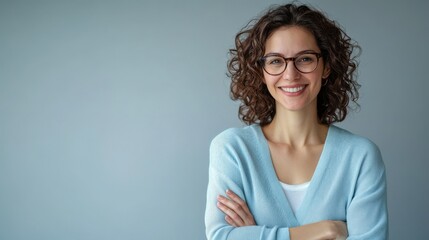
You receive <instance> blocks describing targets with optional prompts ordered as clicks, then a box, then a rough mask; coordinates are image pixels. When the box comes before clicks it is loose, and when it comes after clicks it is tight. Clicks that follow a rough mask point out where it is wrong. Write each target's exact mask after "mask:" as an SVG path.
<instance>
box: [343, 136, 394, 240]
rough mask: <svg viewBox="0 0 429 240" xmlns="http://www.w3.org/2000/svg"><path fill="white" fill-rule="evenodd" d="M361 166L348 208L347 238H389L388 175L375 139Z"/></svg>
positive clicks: (351, 239) (374, 239) (354, 239)
mask: <svg viewBox="0 0 429 240" xmlns="http://www.w3.org/2000/svg"><path fill="white" fill-rule="evenodd" d="M358 169H359V172H358V175H357V181H356V186H355V191H354V196H353V198H352V200H351V201H350V203H349V206H348V209H347V228H348V231H349V237H348V238H347V239H349V240H356V239H371V240H386V239H388V216H387V197H386V174H385V167H384V164H383V161H382V158H381V154H380V151H379V149H378V148H377V146H376V145H375V144H373V143H372V142H370V143H369V146H368V145H367V150H366V151H365V154H364V155H363V161H362V162H361V163H360V166H358Z"/></svg>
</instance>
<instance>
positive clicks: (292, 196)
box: [280, 182, 310, 213]
mask: <svg viewBox="0 0 429 240" xmlns="http://www.w3.org/2000/svg"><path fill="white" fill-rule="evenodd" d="M280 184H281V185H282V188H283V192H284V193H285V195H286V198H287V200H288V201H289V204H290V206H291V208H292V210H293V212H294V213H296V210H297V209H298V208H299V206H301V203H302V201H303V200H304V197H305V194H306V193H307V189H308V186H309V185H310V182H306V183H301V184H295V185H290V184H286V183H283V182H280Z"/></svg>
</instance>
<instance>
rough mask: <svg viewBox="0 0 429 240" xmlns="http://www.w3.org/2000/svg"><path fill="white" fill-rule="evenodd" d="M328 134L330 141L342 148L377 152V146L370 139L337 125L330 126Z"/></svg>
mask: <svg viewBox="0 0 429 240" xmlns="http://www.w3.org/2000/svg"><path fill="white" fill-rule="evenodd" d="M330 134H331V135H332V139H331V140H332V142H333V144H334V145H335V146H338V147H341V148H342V149H343V150H346V149H347V150H353V151H362V152H368V151H369V152H374V151H375V152H379V151H380V150H379V148H378V146H377V145H376V144H375V143H374V142H373V141H371V140H370V139H368V138H366V137H364V136H360V135H357V134H355V133H352V132H350V131H348V130H345V129H343V128H340V127H337V126H331V129H330Z"/></svg>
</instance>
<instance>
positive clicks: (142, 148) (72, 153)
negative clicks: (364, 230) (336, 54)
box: [0, 0, 429, 240]
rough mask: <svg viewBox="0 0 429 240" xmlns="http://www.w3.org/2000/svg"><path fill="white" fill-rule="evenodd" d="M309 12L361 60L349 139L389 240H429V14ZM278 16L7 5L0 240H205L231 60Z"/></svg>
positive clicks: (217, 4) (0, 94) (204, 8)
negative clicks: (240, 38) (367, 145)
mask: <svg viewBox="0 0 429 240" xmlns="http://www.w3.org/2000/svg"><path fill="white" fill-rule="evenodd" d="M309 2H310V3H313V5H315V6H317V7H319V8H321V9H323V10H324V11H325V12H326V13H327V14H328V15H329V16H330V17H331V18H333V19H335V20H337V21H339V22H340V23H341V24H342V25H343V27H344V28H345V29H346V31H347V32H348V33H349V35H350V36H352V38H354V39H355V40H357V41H358V42H359V43H360V45H361V46H362V48H363V53H362V55H361V58H360V61H361V65H360V70H359V79H360V82H361V84H362V85H363V86H362V88H361V100H360V104H361V110H360V111H358V112H355V113H353V114H350V116H349V118H348V119H347V120H346V121H345V122H344V123H342V124H341V126H343V127H345V128H347V129H349V130H351V131H353V132H355V133H358V134H361V135H365V136H367V137H369V138H370V139H372V140H373V141H375V142H376V143H377V144H378V145H379V147H380V148H381V150H382V153H383V156H384V161H385V164H386V167H387V173H388V175H387V178H388V203H389V211H390V212H389V213H390V216H389V217H390V234H391V239H424V238H426V237H427V236H428V235H429V230H428V228H427V223H428V222H429V217H428V206H427V203H428V202H429V199H428V195H429V192H428V187H427V182H428V180H429V179H428V175H427V171H428V168H429V164H428V157H427V156H426V154H425V152H426V151H425V150H427V149H426V148H428V141H427V136H428V135H429V132H428V128H427V127H426V125H427V123H428V122H429V121H428V120H429V119H428V118H429V116H428V115H429V113H428V112H429V111H428V106H427V103H428V100H427V91H428V89H429V85H428V81H429V79H428V68H429V63H428V56H429V55H428V54H429V52H428V47H427V43H428V42H429V27H428V26H429V25H428V24H427V22H428V20H429V18H428V15H427V11H428V10H429V2H428V1H418V0H414V1H402V0H395V1H370V0H364V1H343V0H336V1H334V0H330V1H309ZM272 3H284V1H256V0H252V1H249V0H234V1H230V0H223V1H196V0H195V1H193V0H182V1H173V0H170V1H155V0H153V1H13V0H10V1H4V0H2V1H0V239H5V240H6V239H14V240H15V239H16V240H18V239H19V240H21V239H22V240H24V239H25V240H27V239H43V240H46V239H85V240H86V239H107V240H109V239H204V238H205V236H204V222H203V215H204V207H205V192H206V184H207V167H208V146H209V142H210V140H211V139H212V138H213V137H214V136H215V135H216V134H217V133H219V132H220V131H222V130H224V129H226V128H228V127H232V126H241V125H242V124H241V123H240V122H239V120H238V118H237V103H234V102H232V101H230V100H229V97H228V84H229V81H228V78H227V77H226V75H225V73H226V61H227V51H228V49H229V48H230V47H232V46H233V38H234V36H235V34H236V33H237V32H238V30H239V29H240V28H241V27H243V26H244V25H245V24H246V23H247V21H248V20H250V19H251V18H253V17H255V16H257V15H258V14H259V13H260V12H261V11H263V10H264V9H266V8H267V7H268V6H269V5H271V4H272Z"/></svg>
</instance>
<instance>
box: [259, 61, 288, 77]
mask: <svg viewBox="0 0 429 240" xmlns="http://www.w3.org/2000/svg"><path fill="white" fill-rule="evenodd" d="M285 66H286V62H285V60H284V59H283V58H282V57H280V56H268V57H266V58H265V61H264V69H265V71H267V73H269V74H272V75H278V74H281V73H282V72H283V71H284V70H285Z"/></svg>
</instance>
